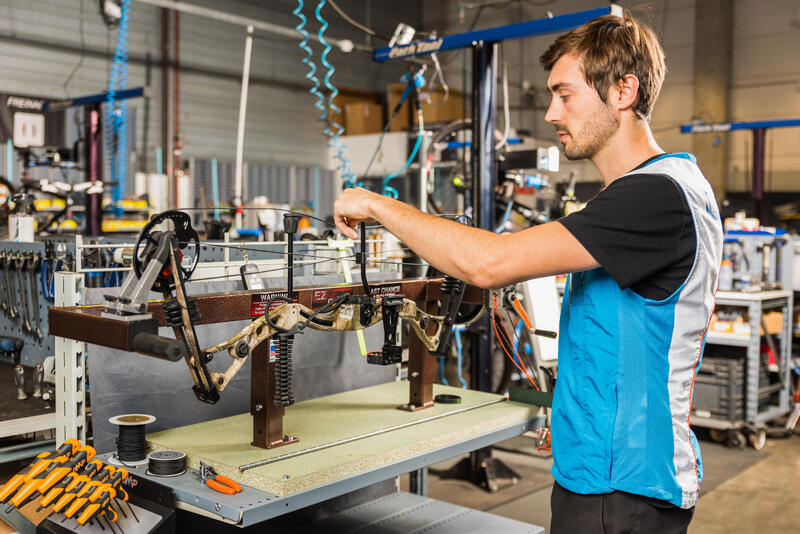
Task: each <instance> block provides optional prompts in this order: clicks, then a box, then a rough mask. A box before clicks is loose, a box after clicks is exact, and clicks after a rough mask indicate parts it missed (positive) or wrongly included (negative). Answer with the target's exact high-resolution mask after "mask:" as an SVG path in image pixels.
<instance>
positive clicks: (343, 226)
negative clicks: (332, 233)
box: [336, 215, 358, 239]
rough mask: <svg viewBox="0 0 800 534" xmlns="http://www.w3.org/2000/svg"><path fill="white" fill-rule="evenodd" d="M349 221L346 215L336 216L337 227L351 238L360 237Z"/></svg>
mask: <svg viewBox="0 0 800 534" xmlns="http://www.w3.org/2000/svg"><path fill="white" fill-rule="evenodd" d="M348 222H349V221H347V219H345V218H344V217H340V216H338V215H337V216H336V227H337V228H338V229H339V230H341V231H342V233H343V234H344V235H346V236H347V237H349V238H350V239H358V234H357V233H356V232H355V230H353V229H352V228H351V227H350V225H349V224H348Z"/></svg>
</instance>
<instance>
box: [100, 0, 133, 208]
mask: <svg viewBox="0 0 800 534" xmlns="http://www.w3.org/2000/svg"><path fill="white" fill-rule="evenodd" d="M130 8H131V1H130V0H121V2H120V10H121V16H120V19H119V32H118V34H117V46H116V48H115V50H114V61H113V62H112V64H111V74H110V75H109V79H108V96H107V98H106V103H107V106H106V118H105V123H106V126H105V128H106V152H107V153H108V164H109V168H110V170H111V180H112V181H113V182H116V185H115V186H114V188H113V190H112V195H111V197H112V200H113V201H114V213H115V215H121V214H122V206H121V201H122V197H123V196H124V195H125V179H126V177H127V173H128V104H127V103H126V102H125V101H124V100H117V92H118V91H119V90H121V89H124V88H126V87H127V86H128V23H129V19H130Z"/></svg>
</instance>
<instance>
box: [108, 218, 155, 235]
mask: <svg viewBox="0 0 800 534" xmlns="http://www.w3.org/2000/svg"><path fill="white" fill-rule="evenodd" d="M146 224H147V221H143V220H138V219H135V220H130V219H103V225H102V229H103V232H140V231H141V230H142V228H144V226H145V225H146Z"/></svg>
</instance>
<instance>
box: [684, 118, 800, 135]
mask: <svg viewBox="0 0 800 534" xmlns="http://www.w3.org/2000/svg"><path fill="white" fill-rule="evenodd" d="M790 126H800V119H786V120H774V121H752V122H715V123H710V124H708V123H706V124H684V125H683V126H681V133H716V132H730V131H733V130H762V129H767V128H787V127H790Z"/></svg>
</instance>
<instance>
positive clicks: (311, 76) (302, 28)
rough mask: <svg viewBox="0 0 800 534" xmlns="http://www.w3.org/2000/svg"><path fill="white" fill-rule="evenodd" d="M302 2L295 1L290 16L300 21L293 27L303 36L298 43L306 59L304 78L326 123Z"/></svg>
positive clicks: (326, 113)
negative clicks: (308, 82) (310, 84)
mask: <svg viewBox="0 0 800 534" xmlns="http://www.w3.org/2000/svg"><path fill="white" fill-rule="evenodd" d="M303 6H304V4H303V0H297V8H296V9H295V10H294V11H292V14H293V15H294V16H296V17H297V18H298V19H300V24H298V25H297V26H295V29H296V30H297V31H298V32H300V35H302V36H303V40H302V41H300V44H299V45H298V46H300V48H301V49H302V50H303V51H304V52H305V53H306V57H304V58H303V64H305V65H306V66H307V67H308V73H307V74H306V78H307V79H308V80H311V82H313V83H314V85H313V87H311V90H310V91H309V92H310V93H311V94H312V95H314V96H315V97H316V98H317V101H316V102H315V103H314V107H315V108H317V109H318V110H320V111H321V112H322V115H321V116H320V117H319V120H321V121H327V119H328V110H327V108H326V107H325V96H324V95H323V94H322V92H321V91H320V90H319V87H320V83H319V78H317V76H316V73H317V66H316V65H315V64H314V61H313V59H312V58H313V57H314V51H313V50H312V49H311V47H310V46H309V45H308V31H307V30H306V22H307V21H308V19H306V16H305V15H303Z"/></svg>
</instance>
